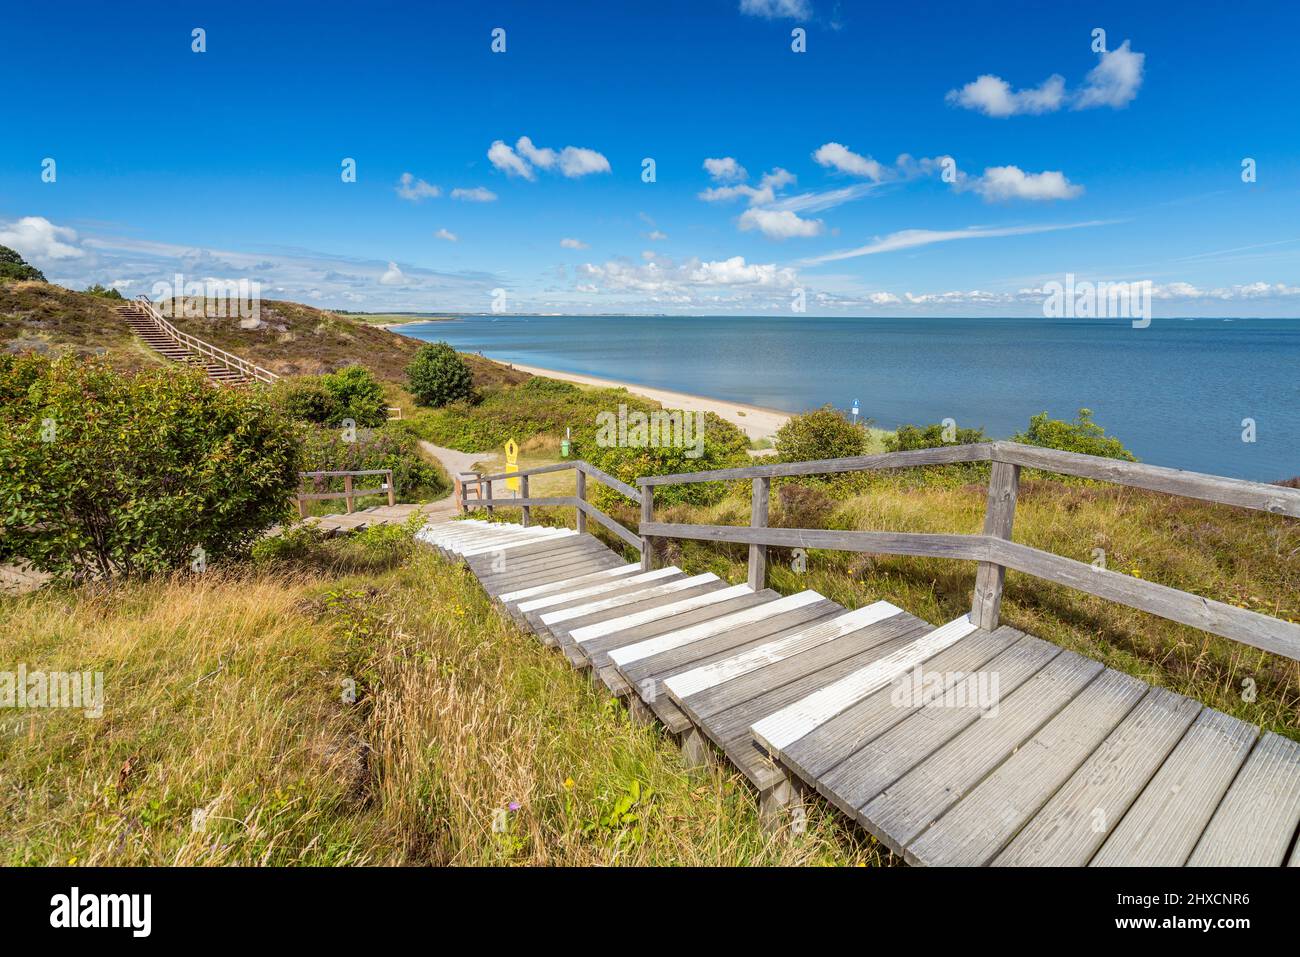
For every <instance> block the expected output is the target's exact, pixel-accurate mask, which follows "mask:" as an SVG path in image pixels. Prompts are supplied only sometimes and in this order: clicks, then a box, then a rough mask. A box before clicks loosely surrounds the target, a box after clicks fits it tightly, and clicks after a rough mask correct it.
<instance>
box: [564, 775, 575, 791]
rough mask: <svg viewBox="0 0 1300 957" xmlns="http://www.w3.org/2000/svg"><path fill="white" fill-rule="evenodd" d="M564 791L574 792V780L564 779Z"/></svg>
mask: <svg viewBox="0 0 1300 957" xmlns="http://www.w3.org/2000/svg"><path fill="white" fill-rule="evenodd" d="M564 790H566V791H572V790H573V778H565V779H564Z"/></svg>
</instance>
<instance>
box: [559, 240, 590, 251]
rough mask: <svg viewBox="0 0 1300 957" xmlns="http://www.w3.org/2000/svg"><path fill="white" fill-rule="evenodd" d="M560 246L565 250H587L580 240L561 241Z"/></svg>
mask: <svg viewBox="0 0 1300 957" xmlns="http://www.w3.org/2000/svg"><path fill="white" fill-rule="evenodd" d="M560 245H561V246H563V247H564V248H565V249H587V248H588V246H587V244H586V243H584V242H583V241H582V240H581V239H561V240H560Z"/></svg>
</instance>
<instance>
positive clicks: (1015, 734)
mask: <svg viewBox="0 0 1300 957" xmlns="http://www.w3.org/2000/svg"><path fill="white" fill-rule="evenodd" d="M1103 670H1104V669H1103V667H1102V665H1101V663H1100V662H1096V661H1092V660H1091V659H1088V658H1084V657H1083V656H1082V655H1077V654H1075V653H1074V652H1072V651H1064V652H1062V653H1061V654H1060V655H1058V656H1057V657H1056V658H1055V659H1054V660H1053V661H1052V662H1051V663H1050V664H1048V665H1047V666H1046V667H1045V668H1043V669H1042V671H1040V672H1038V674H1036V675H1034V676H1033V677H1032V678H1030V679H1029V680H1028V681H1027V682H1025V683H1024V685H1022V686H1021V687H1020V688H1018V689H1017V690H1016V691H1015V692H1013V693H1012V694H1010V695H1008V696H1006V697H1005V698H1003V699H1002V700H998V701H997V702H996V704H995V705H994V706H993V708H991V709H988V710H986V711H985V712H984V714H986V715H989V717H987V718H983V719H977V721H976V723H975V724H974V725H973V726H971V727H968V728H966V729H965V730H964V731H962V733H961V734H959V735H957V736H956V737H955V738H953V739H952V740H951V741H949V742H948V743H947V744H946V745H944V746H943V747H942V748H940V749H939V750H938V751H936V752H935V753H934V754H932V755H930V756H929V757H928V758H926V759H925V760H924V761H922V762H921V763H920V764H918V765H917V766H915V767H914V768H912V770H910V771H908V772H907V774H905V775H903V777H901V778H900V779H899V780H897V781H895V782H894V783H893V784H891V785H890V786H889V787H887V788H886V789H885V790H884V791H883V792H882V793H881V794H880V795H879V796H878V797H876V798H874V799H872V800H871V801H869V802H868V803H867V804H865V805H864V806H863V807H861V808H860V809H859V812H858V813H859V818H860V819H861V820H862V822H863V823H864V824H865V825H866V826H867V828H868V829H869V830H870V831H871V832H872V833H873V834H875V835H876V836H877V837H878V838H880V839H881V841H883V842H884V843H885V844H886V845H888V846H889V848H890V849H891V850H893V851H895V852H897V853H900V854H901V853H903V851H904V849H905V848H906V847H907V845H908V844H910V843H911V842H912V841H913V840H915V838H916V836H917V835H918V834H920V833H921V831H922V830H924V829H925V828H926V826H928V825H929V824H930V822H931V821H934V820H936V819H937V818H939V817H940V816H942V815H943V813H944V812H945V811H947V810H948V808H950V807H952V806H953V805H954V804H956V803H957V801H958V800H960V799H961V797H962V796H963V795H965V794H966V793H968V792H969V791H970V790H971V788H973V787H974V786H975V785H976V784H978V783H979V782H980V780H981V779H982V778H983V777H984V776H985V775H986V774H988V773H989V772H990V771H991V770H993V769H994V768H996V767H997V766H998V765H999V764H1001V763H1002V762H1003V761H1004V760H1006V758H1007V757H1008V756H1009V755H1010V754H1011V753H1012V752H1013V751H1014V750H1015V749H1016V748H1018V747H1020V745H1021V744H1023V743H1024V742H1025V741H1026V740H1028V739H1029V738H1030V737H1031V736H1032V735H1033V734H1034V733H1035V732H1036V731H1037V730H1038V729H1039V728H1041V727H1042V726H1043V724H1044V723H1046V722H1047V721H1048V720H1050V719H1051V718H1052V717H1053V716H1054V715H1055V714H1056V713H1057V712H1058V711H1060V710H1061V709H1062V708H1063V707H1065V706H1066V704H1068V703H1069V702H1070V701H1071V700H1073V698H1074V697H1075V696H1076V695H1078V694H1079V693H1080V692H1081V691H1082V690H1083V689H1084V688H1085V687H1086V686H1087V685H1088V684H1089V683H1090V682H1092V680H1093V679H1094V678H1096V677H1097V676H1098V675H1099V674H1100V673H1101V672H1102V671H1103ZM930 707H934V706H933V705H931V706H930ZM994 715H996V717H993V716H994Z"/></svg>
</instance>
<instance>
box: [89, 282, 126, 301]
mask: <svg viewBox="0 0 1300 957" xmlns="http://www.w3.org/2000/svg"><path fill="white" fill-rule="evenodd" d="M86 295H88V296H99V298H101V299H117V300H120V301H125V300H126V297H125V296H123V295H122V294H121V293H120V292H118V291H117V290H116V289H109V288H108V287H107V286H101V285H100V284H99V283H95V285H93V286H91V287H90V288H89V289H87V290H86Z"/></svg>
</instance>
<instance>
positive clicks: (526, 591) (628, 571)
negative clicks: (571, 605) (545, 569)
mask: <svg viewBox="0 0 1300 957" xmlns="http://www.w3.org/2000/svg"><path fill="white" fill-rule="evenodd" d="M637 567H638V566H637V565H635V564H621V565H615V566H614V567H612V568H606V569H602V570H601V571H598V572H592V573H591V574H588V575H581V576H577V577H575V578H563V579H560V580H559V581H555V582H548V583H547V584H545V585H534V586H533V587H531V588H520V589H517V590H515V591H510V592H504V593H502V594H501V595H498V596H497V600H498V601H501V602H505V603H506V604H512V603H514V602H520V601H523V600H525V599H527V598H536V597H538V596H540V595H546V594H550V593H551V592H557V591H564V590H566V589H567V588H570V587H572V588H581V587H582V586H583V585H585V584H588V583H590V582H595V581H600V580H602V579H607V578H624V577H626V576H628V575H632V574H635V573H636V570H637Z"/></svg>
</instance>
